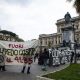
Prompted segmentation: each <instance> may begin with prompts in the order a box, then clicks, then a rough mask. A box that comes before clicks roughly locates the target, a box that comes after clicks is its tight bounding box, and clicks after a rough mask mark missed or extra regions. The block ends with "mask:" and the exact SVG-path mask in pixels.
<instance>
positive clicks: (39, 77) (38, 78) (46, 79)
mask: <svg viewBox="0 0 80 80" xmlns="http://www.w3.org/2000/svg"><path fill="white" fill-rule="evenodd" d="M68 66H69V64H68V65H66V66H64V67H63V68H61V69H59V70H56V71H53V72H49V73H45V74H44V75H47V74H50V73H55V72H57V71H60V70H62V69H65V68H66V67H68ZM42 76H43V75H40V76H36V80H55V79H50V78H46V77H42Z"/></svg>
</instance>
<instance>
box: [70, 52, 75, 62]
mask: <svg viewBox="0 0 80 80" xmlns="http://www.w3.org/2000/svg"><path fill="white" fill-rule="evenodd" d="M73 57H74V52H73V51H72V52H71V60H70V62H71V63H72V62H73Z"/></svg>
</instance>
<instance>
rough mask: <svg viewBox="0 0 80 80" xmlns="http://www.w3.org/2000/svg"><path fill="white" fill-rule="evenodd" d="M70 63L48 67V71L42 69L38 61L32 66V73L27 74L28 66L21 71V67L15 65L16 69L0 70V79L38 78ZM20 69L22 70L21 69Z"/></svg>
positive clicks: (21, 79) (23, 79)
mask: <svg viewBox="0 0 80 80" xmlns="http://www.w3.org/2000/svg"><path fill="white" fill-rule="evenodd" d="M67 66H68V64H66V65H61V66H59V67H47V71H42V70H41V66H40V65H38V64H37V62H35V63H33V64H32V66H31V74H27V73H26V71H27V68H26V70H25V73H24V74H23V73H20V72H21V67H20V66H19V67H18V69H16V68H17V66H15V69H16V71H17V72H15V70H14V69H13V72H12V70H11V71H6V72H0V80H36V76H40V75H43V74H46V73H49V72H53V71H56V70H59V69H62V68H64V67H67ZM19 70H20V71H19Z"/></svg>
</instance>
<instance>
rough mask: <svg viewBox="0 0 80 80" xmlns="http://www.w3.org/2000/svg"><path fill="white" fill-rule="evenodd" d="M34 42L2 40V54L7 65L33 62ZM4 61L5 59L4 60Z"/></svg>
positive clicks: (0, 43) (0, 42) (0, 45)
mask: <svg viewBox="0 0 80 80" xmlns="http://www.w3.org/2000/svg"><path fill="white" fill-rule="evenodd" d="M32 46H33V43H29V42H10V41H0V55H1V56H3V57H4V60H5V64H6V65H16V64H17V65H21V64H24V63H26V64H27V63H29V62H30V63H32V54H33V52H34V48H33V47H32ZM3 62H4V61H3Z"/></svg>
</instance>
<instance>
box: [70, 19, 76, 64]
mask: <svg viewBox="0 0 80 80" xmlns="http://www.w3.org/2000/svg"><path fill="white" fill-rule="evenodd" d="M74 22H75V20H74V19H71V24H72V28H73V34H74V63H76V62H77V61H76V40H75V27H74Z"/></svg>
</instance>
